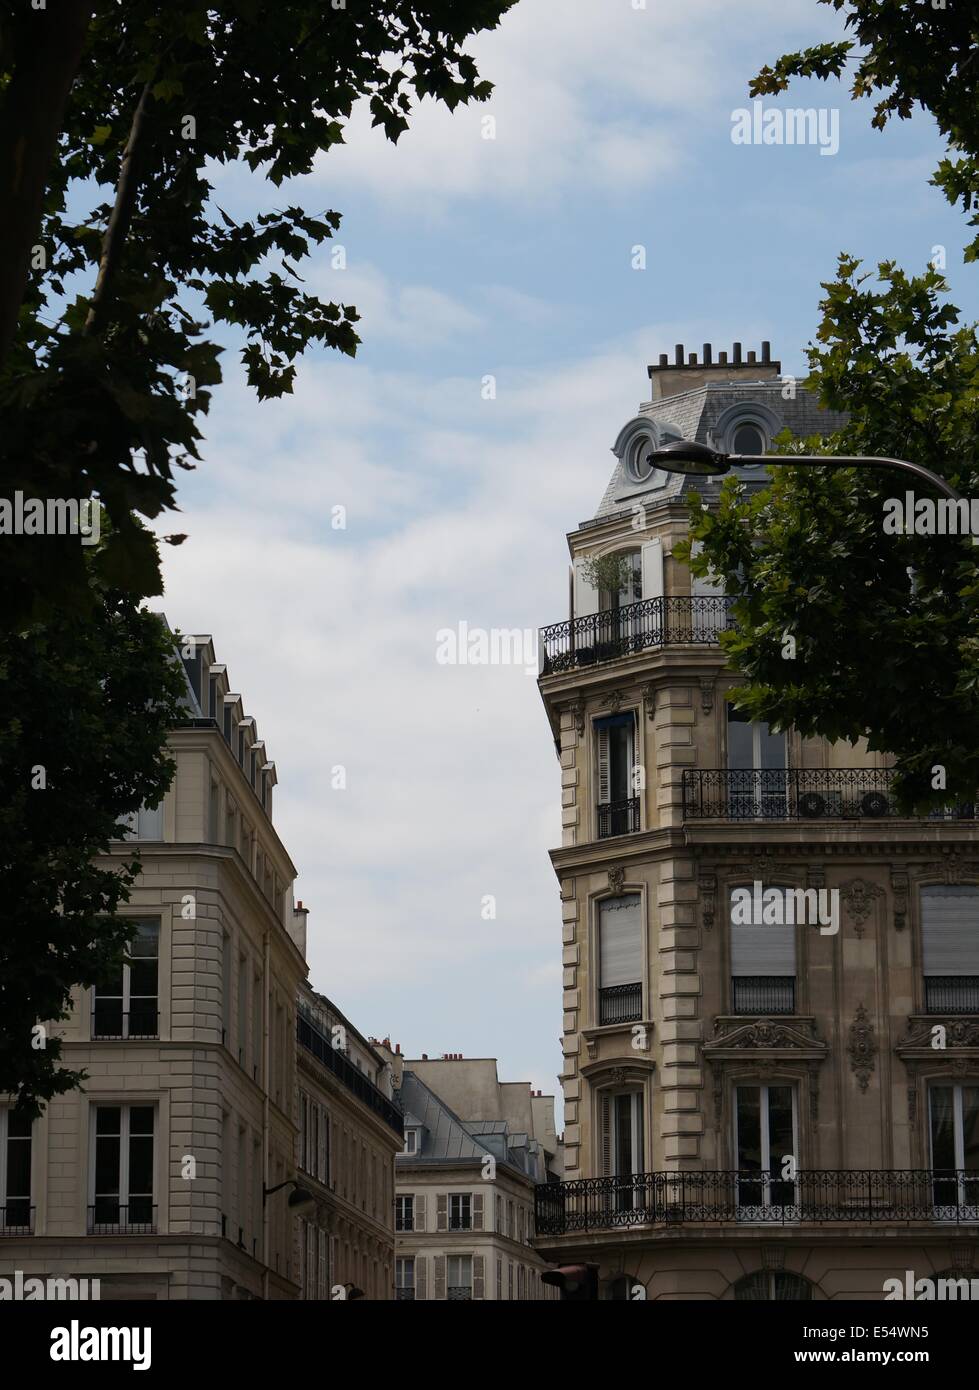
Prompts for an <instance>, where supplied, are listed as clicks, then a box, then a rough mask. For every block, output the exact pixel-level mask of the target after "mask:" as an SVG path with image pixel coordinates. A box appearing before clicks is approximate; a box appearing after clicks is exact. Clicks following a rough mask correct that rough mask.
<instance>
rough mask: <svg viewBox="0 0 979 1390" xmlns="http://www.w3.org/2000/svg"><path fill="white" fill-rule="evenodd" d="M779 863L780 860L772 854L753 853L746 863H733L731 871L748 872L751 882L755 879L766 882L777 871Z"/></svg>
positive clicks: (737, 872)
mask: <svg viewBox="0 0 979 1390" xmlns="http://www.w3.org/2000/svg"><path fill="white" fill-rule="evenodd" d="M779 864H780V861H779V860H778V859H776V858H775V856H774V855H773V854H768V853H765V854H753V855H752V856H751V859H750V860H749V861H748V863H746V864H744V863H742V864H734V865H733V866H732V871H733V872H734V873H736V874H750V876H751V879H752V882H754V880H756V879H757V880H758V881H759V882H760V883H768V882H770V880H771V879H772V878H773V877H774V876H775V874H776V872H777V871H778V869H779Z"/></svg>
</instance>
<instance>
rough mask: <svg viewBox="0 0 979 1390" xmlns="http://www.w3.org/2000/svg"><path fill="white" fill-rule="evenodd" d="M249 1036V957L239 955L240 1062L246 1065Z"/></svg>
mask: <svg viewBox="0 0 979 1390" xmlns="http://www.w3.org/2000/svg"><path fill="white" fill-rule="evenodd" d="M247 1036H248V957H247V956H246V955H240V956H239V957H238V1063H239V1065H240V1066H242V1067H243V1066H244V1065H245V1039H246V1038H247Z"/></svg>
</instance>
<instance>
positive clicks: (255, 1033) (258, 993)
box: [252, 973, 268, 1081]
mask: <svg viewBox="0 0 979 1390" xmlns="http://www.w3.org/2000/svg"><path fill="white" fill-rule="evenodd" d="M262 994H263V990H262V977H261V975H259V974H258V973H256V974H255V976H254V978H253V979H252V1076H253V1078H254V1079H255V1080H256V1081H258V1079H259V1077H260V1075H261V1071H262ZM265 1079H266V1081H267V1080H268V1078H265Z"/></svg>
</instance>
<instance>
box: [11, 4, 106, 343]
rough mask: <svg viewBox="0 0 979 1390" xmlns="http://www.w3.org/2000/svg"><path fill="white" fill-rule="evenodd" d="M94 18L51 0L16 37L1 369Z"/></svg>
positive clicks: (84, 7)
mask: <svg viewBox="0 0 979 1390" xmlns="http://www.w3.org/2000/svg"><path fill="white" fill-rule="evenodd" d="M91 13H92V4H91V0H49V4H48V5H47V6H46V7H45V8H44V9H40V10H33V9H32V10H28V11H26V12H25V14H24V15H23V17H22V18H21V19H20V20H19V21H18V22H17V25H16V31H15V33H14V35H13V40H14V49H15V58H14V66H13V73H12V76H11V80H10V85H9V86H8V87H7V90H6V92H5V93H4V94H3V99H2V104H0V362H2V361H3V359H4V358H5V357H6V355H7V353H8V352H9V351H10V346H11V343H12V342H13V339H14V334H15V333H16V331H17V318H18V315H19V313H20V306H21V304H22V303H23V300H24V292H25V290H26V288H27V277H28V274H29V273H30V261H31V248H32V247H33V246H34V245H35V244H36V242H37V239H38V235H39V230H40V225H41V210H42V208H43V205H44V192H45V188H46V186H47V180H48V171H49V169H50V167H51V161H52V159H53V158H54V154H55V150H56V148H57V142H58V136H59V134H60V132H61V125H62V118H63V116H64V111H65V105H66V103H67V100H68V93H69V91H70V90H71V84H72V81H73V80H74V77H75V73H76V72H77V71H78V65H79V63H80V62H81V58H82V52H83V50H84V47H85V37H86V34H87V33H88V25H89V20H90V18H91Z"/></svg>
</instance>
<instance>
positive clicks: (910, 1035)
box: [895, 1014, 979, 1059]
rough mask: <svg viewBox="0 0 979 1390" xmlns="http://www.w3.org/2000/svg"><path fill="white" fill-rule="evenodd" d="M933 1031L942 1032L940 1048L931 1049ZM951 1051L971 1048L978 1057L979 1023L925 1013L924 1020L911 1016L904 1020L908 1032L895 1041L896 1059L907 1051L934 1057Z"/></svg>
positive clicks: (933, 1037)
mask: <svg viewBox="0 0 979 1390" xmlns="http://www.w3.org/2000/svg"><path fill="white" fill-rule="evenodd" d="M936 1028H943V1029H944V1030H945V1032H944V1039H943V1040H944V1043H945V1046H944V1047H936V1046H935V1038H936V1033H935V1029H936ZM937 1036H941V1035H940V1034H939V1035H937ZM952 1049H959V1050H961V1049H972V1050H975V1051H976V1053H977V1054H979V1020H977V1019H965V1018H955V1017H954V1016H952V1017H945V1016H942V1017H940V1016H939V1015H937V1014H929V1015H928V1016H927V1018H924V1017H920V1016H918V1017H914V1016H912V1017H911V1018H909V1019H908V1031H907V1032H906V1033H905V1035H904V1037H903V1038H901V1040H900V1041H899V1042H898V1044H897V1046H896V1048H895V1051H896V1052H897V1053H898V1055H899V1056H903V1055H904V1053H905V1052H907V1053H915V1054H921V1055H923V1056H925V1057H934V1056H935V1055H936V1053H937V1054H938V1055H941V1053H942V1052H946V1051H951V1050H952ZM977 1059H979V1056H977Z"/></svg>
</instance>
